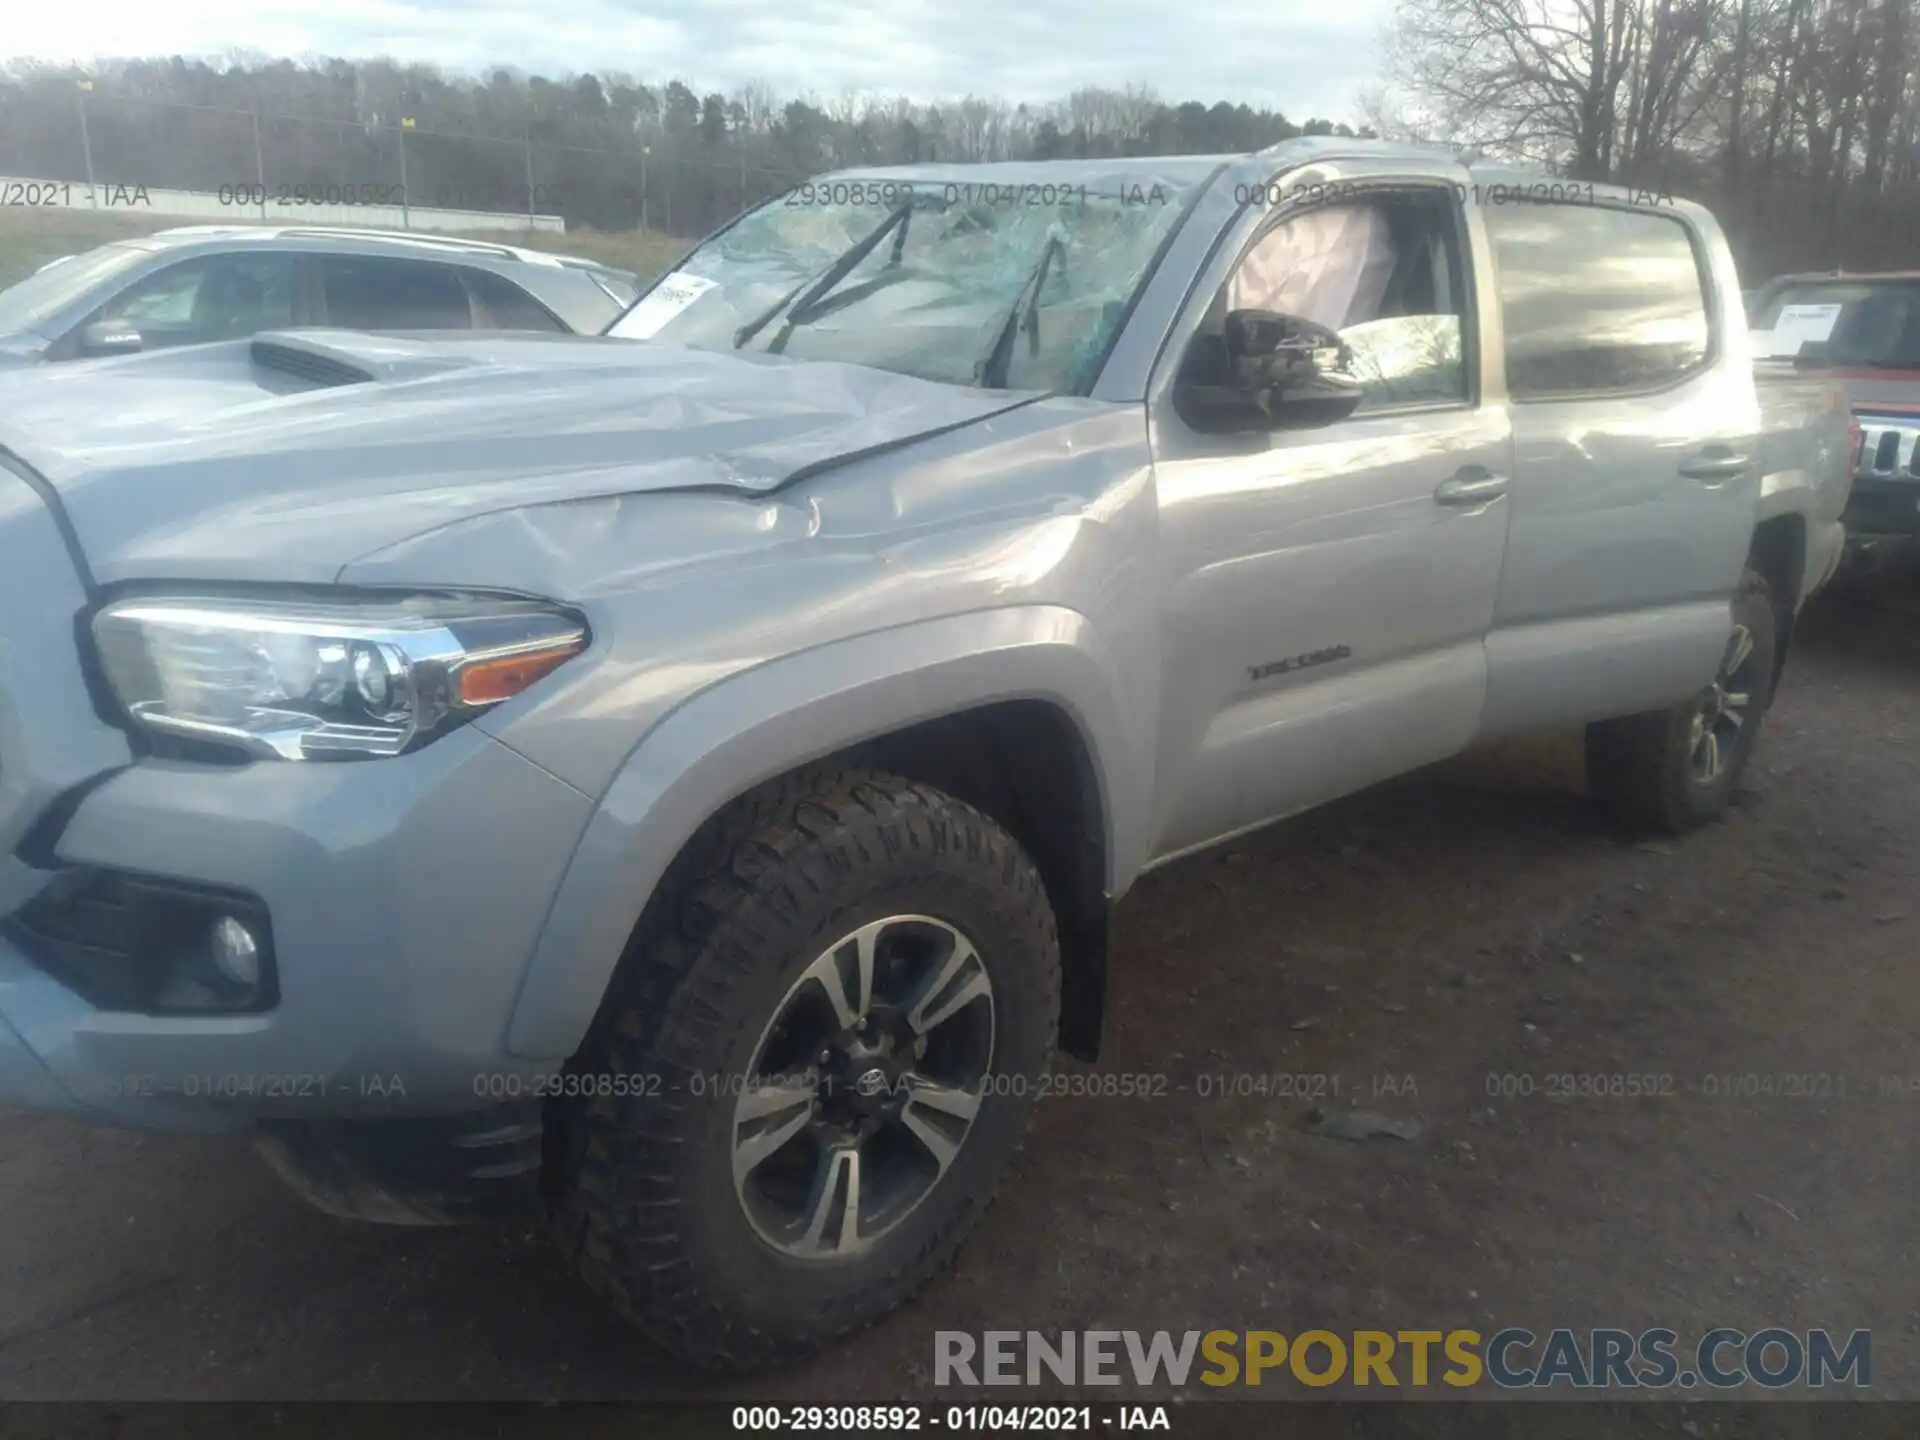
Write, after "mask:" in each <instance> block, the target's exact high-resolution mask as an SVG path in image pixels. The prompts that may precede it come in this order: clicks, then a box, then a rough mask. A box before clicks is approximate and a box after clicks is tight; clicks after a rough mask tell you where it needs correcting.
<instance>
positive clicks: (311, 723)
mask: <svg viewBox="0 0 1920 1440" xmlns="http://www.w3.org/2000/svg"><path fill="white" fill-rule="evenodd" d="M93 635H94V643H95V645H96V647H97V648H98V651H99V655H100V663H101V666H102V668H103V669H104V670H105V672H106V676H107V680H108V682H109V683H110V684H111V685H112V687H113V690H114V693H115V695H116V696H117V697H118V699H119V701H120V703H121V704H122V705H124V706H125V707H126V710H127V714H128V715H129V716H130V717H131V718H132V719H133V721H134V722H135V723H136V724H138V725H141V726H143V727H145V728H146V729H149V730H156V731H160V732H162V733H164V734H168V735H181V736H188V737H191V738H194V739H199V740H209V741H213V742H216V743H219V744H226V745H233V746H238V747H240V748H242V749H244V750H247V751H248V752H250V753H252V754H255V755H262V756H273V757H278V758H279V759H282V760H328V759H344V758H350V757H354V756H364V755H398V754H399V753H400V752H401V751H403V750H407V749H409V748H412V747H414V746H416V745H421V744H424V743H426V742H427V741H428V740H430V739H432V738H434V737H435V736H437V735H439V734H442V733H443V732H445V731H446V730H448V729H451V728H452V727H453V726H455V725H458V724H461V723H463V722H464V721H465V720H468V719H471V718H472V717H473V716H474V715H477V714H479V713H480V712H481V711H483V710H485V709H487V708H488V707H489V706H491V705H495V704H498V703H499V702H500V701H502V700H506V699H508V698H510V697H511V696H514V695H517V694H519V693H520V692H521V691H522V690H524V689H526V688H527V686H529V685H531V684H533V683H534V682H535V681H536V680H538V679H539V678H540V677H541V676H543V675H545V674H547V673H548V672H549V671H551V670H552V669H554V667H556V666H557V665H560V664H561V663H562V662H564V661H565V660H567V659H568V658H570V657H571V656H574V655H577V654H579V653H580V651H582V650H584V649H585V648H586V644H587V631H586V626H585V625H584V624H582V623H581V621H580V620H579V619H578V618H577V617H575V616H572V615H569V614H567V613H565V612H564V611H560V610H556V609H553V608H551V607H548V606H544V605H541V604H539V603H537V602H534V601H521V600H498V599H490V598H479V597H466V598H461V597H451V596H450V597H418V598H411V599H406V600H398V601H391V602H380V601H369V602H365V603H355V604H329V603H307V602H304V601H299V600H264V599H263V600H253V599H235V598H220V597H196V598H185V597H179V598H165V599H160V598H146V599H131V600H120V601H116V602H114V603H113V604H111V605H108V606H106V607H105V608H103V609H102V610H101V611H100V612H99V614H97V615H96V616H95V617H94V620H93Z"/></svg>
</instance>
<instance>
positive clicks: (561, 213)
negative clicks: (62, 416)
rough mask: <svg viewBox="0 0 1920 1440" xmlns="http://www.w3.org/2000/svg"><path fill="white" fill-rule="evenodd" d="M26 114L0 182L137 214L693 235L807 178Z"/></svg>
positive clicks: (118, 99)
mask: <svg viewBox="0 0 1920 1440" xmlns="http://www.w3.org/2000/svg"><path fill="white" fill-rule="evenodd" d="M32 118H33V120H34V121H35V123H33V124H31V125H18V126H9V127H7V128H6V130H5V131H4V132H0V175H4V176H8V177H13V178H16V179H21V180H33V181H40V182H55V183H56V184H58V185H61V186H63V187H69V188H67V189H65V190H63V191H62V192H61V194H62V195H64V196H65V197H66V198H65V199H63V200H61V201H58V202H55V201H49V202H48V203H67V204H73V205H81V206H87V205H91V206H92V207H93V208H104V209H111V208H121V207H126V208H138V207H139V205H140V204H141V203H142V202H141V201H140V199H139V193H140V192H141V191H142V190H143V189H144V190H145V191H147V192H149V193H150V192H152V191H154V190H160V189H164V190H167V191H174V192H179V191H186V192H192V193H193V194H194V195H195V196H198V197H211V201H210V206H211V208H212V209H214V210H217V211H219V212H220V213H231V215H232V217H233V218H234V219H236V220H277V221H293V220H299V219H302V218H309V219H317V218H320V216H321V212H324V215H325V218H326V219H327V220H328V221H330V222H332V221H337V220H338V219H339V218H340V217H341V214H342V211H343V209H344V210H346V211H349V212H350V211H352V210H355V209H365V210H366V211H367V212H368V213H369V215H370V216H371V215H372V214H373V212H375V211H378V212H380V215H381V221H380V223H397V224H400V225H403V226H406V225H409V224H410V223H411V222H412V219H413V217H412V212H413V211H415V210H431V211H462V212H477V213H480V214H484V215H486V216H489V217H497V223H498V224H499V225H500V226H502V227H503V228H504V227H509V226H512V225H514V224H516V223H519V224H536V223H538V222H539V221H540V220H541V219H542V218H547V219H551V218H552V217H560V218H562V219H564V221H565V222H566V225H567V227H568V228H575V227H580V226H585V227H588V228H592V229H596V230H608V231H620V230H631V229H652V230H658V231H662V232H666V233H669V234H673V235H679V236H693V235H699V234H703V233H705V232H706V231H708V230H710V229H712V228H713V227H714V226H716V225H718V224H720V223H721V222H722V221H723V220H725V219H727V218H728V217H730V216H732V215H734V214H737V213H738V212H739V211H740V210H742V209H745V208H747V207H748V206H750V205H754V204H757V203H759V202H760V201H762V200H766V199H768V198H770V197H772V196H774V195H778V194H780V193H781V192H783V191H784V190H786V189H788V188H789V187H791V186H792V185H794V184H796V183H798V182H799V181H800V180H803V179H805V178H807V177H806V174H804V173H798V172H794V171H790V170H787V169H782V168H768V167H765V166H762V165H754V164H750V163H748V161H747V160H746V158H745V153H744V150H742V151H741V153H740V155H739V157H738V158H732V157H727V158H708V157H704V156H699V155H692V156H689V155H685V154H681V153H678V148H681V147H685V146H687V145H691V146H693V147H696V148H697V147H698V145H699V140H698V138H697V137H695V138H693V139H691V140H682V141H681V142H679V147H669V146H666V145H663V144H661V143H660V137H654V138H651V139H650V138H648V137H643V136H636V137H635V138H634V140H633V142H632V144H630V145H620V146H617V147H607V148H595V147H588V146H581V145H563V144H554V143H550V142H545V141H542V140H541V139H540V138H538V136H537V134H536V133H534V132H531V131H530V132H528V133H524V134H522V135H519V136H500V135H479V134H454V133H447V132H443V131H437V130H431V129H428V128H425V127H423V126H420V125H417V124H415V123H414V122H413V121H412V120H411V119H410V118H408V117H405V116H401V117H397V118H386V117H380V118H370V119H367V120H364V121H355V120H326V119H316V118H314V117H310V116H297V115H284V114H271V113H260V112H255V111H246V110H234V109H227V108H221V107H215V106H203V105H190V104H183V103H181V102H178V101H163V100H152V99H147V98H145V97H140V96H128V95H123V94H114V93H109V92H106V91H104V90H94V89H86V88H81V89H77V90H76V91H75V94H74V104H73V109H72V113H71V123H70V124H67V125H64V126H63V125H59V124H56V123H50V120H49V117H47V116H46V115H45V114H44V112H43V113H41V114H38V115H36V116H34V117H32ZM80 187H84V189H82V188H80ZM10 203H12V202H10ZM199 209H200V207H198V206H196V213H198V212H199ZM389 212H391V218H390V219H389V218H388V216H389ZM426 228H431V227H426ZM554 228H557V227H554Z"/></svg>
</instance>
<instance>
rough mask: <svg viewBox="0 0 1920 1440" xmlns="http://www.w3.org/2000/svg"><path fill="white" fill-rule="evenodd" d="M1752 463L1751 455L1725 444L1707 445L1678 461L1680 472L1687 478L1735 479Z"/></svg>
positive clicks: (1744, 472) (1745, 471)
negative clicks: (1689, 456)
mask: <svg viewBox="0 0 1920 1440" xmlns="http://www.w3.org/2000/svg"><path fill="white" fill-rule="evenodd" d="M1751 464H1753V460H1752V459H1751V457H1749V456H1747V455H1744V454H1742V453H1741V452H1740V451H1738V450H1735V449H1733V448H1732V447H1730V446H1727V445H1709V446H1708V447H1707V448H1706V449H1704V450H1702V451H1701V452H1700V453H1699V454H1698V455H1695V456H1693V457H1692V458H1691V459H1687V460H1683V461H1681V462H1680V473H1681V474H1682V475H1684V476H1686V477H1687V479H1689V480H1710V481H1719V480H1736V479H1738V478H1739V477H1740V476H1742V475H1744V474H1746V473H1747V467H1748V466H1749V465H1751Z"/></svg>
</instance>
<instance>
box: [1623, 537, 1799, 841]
mask: <svg viewBox="0 0 1920 1440" xmlns="http://www.w3.org/2000/svg"><path fill="white" fill-rule="evenodd" d="M1778 634H1779V612H1778V610H1777V609H1776V608H1775V604H1774V598H1773V593H1772V591H1771V590H1770V589H1769V588H1768V586H1767V582H1766V579H1765V577H1764V576H1762V575H1761V574H1760V573H1759V572H1758V571H1754V570H1749V571H1748V572H1747V573H1746V576H1745V578H1744V580H1743V581H1742V583H1741V586H1740V595H1739V598H1738V599H1737V600H1736V601H1735V603H1734V607H1733V632H1732V634H1731V635H1729V636H1728V637H1727V645H1726V649H1725V651H1724V652H1723V653H1722V655H1721V658H1720V664H1719V667H1718V668H1717V669H1716V671H1715V672H1714V676H1713V679H1712V680H1711V681H1710V682H1709V683H1708V684H1707V685H1706V687H1705V688H1703V689H1702V690H1701V691H1700V693H1699V694H1697V695H1695V696H1693V697H1692V698H1690V699H1688V700H1685V701H1683V702H1682V703H1680V704H1678V705H1675V706H1673V707H1671V708H1670V709H1666V710H1653V711H1649V712H1647V713H1645V714H1641V715H1628V716H1624V717H1622V718H1621V719H1618V720H1603V721H1600V722H1598V723H1597V724H1594V725H1590V726H1588V727H1587V782H1588V787H1589V788H1590V789H1591V790H1592V792H1593V797H1594V799H1595V801H1597V802H1598V803H1599V805H1600V806H1601V808H1602V809H1604V810H1605V811H1606V812H1607V813H1608V814H1609V815H1611V816H1612V817H1613V818H1614V819H1615V820H1617V821H1619V822H1620V823H1621V824H1623V825H1625V826H1627V827H1628V828H1630V829H1633V830H1640V831H1648V830H1651V831H1658V832H1662V833H1665V834H1669V835H1677V834H1680V833H1683V832H1684V831H1687V830H1691V829H1694V828H1695V827H1696V826H1699V825H1704V824H1705V823H1706V822H1707V821H1709V820H1712V819H1714V818H1716V817H1717V816H1719V815H1720V814H1721V813H1722V812H1723V811H1725V810H1726V808H1727V806H1728V805H1729V804H1731V803H1732V800H1733V795H1734V791H1735V789H1736V788H1737V787H1738V785H1739V783H1740V776H1741V774H1742V772H1744V771H1745V769H1746V766H1747V761H1748V760H1749V759H1750V758H1751V757H1752V755H1753V747H1754V744H1755V742H1756V741H1757V740H1758V739H1759V735H1760V722H1761V721H1762V720H1763V719H1764V718H1765V717H1766V713H1767V706H1768V703H1769V702H1770V701H1771V699H1772V690H1773V673H1774V651H1775V646H1776V644H1777V643H1778Z"/></svg>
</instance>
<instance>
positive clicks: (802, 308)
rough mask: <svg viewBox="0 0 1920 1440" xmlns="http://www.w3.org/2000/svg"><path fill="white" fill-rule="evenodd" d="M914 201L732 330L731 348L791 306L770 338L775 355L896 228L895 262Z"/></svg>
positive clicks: (821, 310) (905, 203) (907, 201)
mask: <svg viewBox="0 0 1920 1440" xmlns="http://www.w3.org/2000/svg"><path fill="white" fill-rule="evenodd" d="M914 200H915V197H914V196H912V195H909V196H908V197H907V198H906V199H905V200H902V201H901V202H900V203H899V204H898V205H896V206H894V208H893V209H892V210H891V211H889V212H888V214H887V218H886V219H884V220H882V221H881V222H880V223H879V225H877V226H876V227H874V229H873V231H872V233H871V234H869V235H867V236H866V237H864V238H863V239H860V240H857V241H855V242H854V243H853V244H852V245H851V246H849V247H848V248H847V249H845V250H843V251H841V252H840V254H839V255H838V256H837V257H836V258H835V259H834V260H833V261H832V262H831V263H830V264H829V265H828V266H827V268H826V269H825V270H823V271H821V272H820V274H819V276H818V277H817V278H816V279H813V280H802V281H801V282H800V283H799V284H798V285H796V286H794V287H793V289H791V290H789V291H788V292H787V293H786V294H785V295H782V296H781V297H780V298H779V299H778V300H777V301H775V302H774V303H773V305H772V306H771V307H769V308H768V309H766V310H764V311H762V312H761V313H760V314H759V315H756V316H755V317H754V318H753V319H751V320H749V321H748V322H747V323H746V324H744V325H742V326H741V327H740V328H739V329H738V330H736V331H734V332H733V348H734V349H736V350H738V349H739V348H740V347H741V346H743V345H745V344H746V343H747V341H749V340H751V339H752V338H753V337H754V336H756V335H758V334H759V333H760V332H761V331H762V330H764V329H766V328H767V326H768V325H770V324H771V323H772V322H773V321H774V320H775V319H776V318H778V316H779V315H780V314H781V313H782V312H783V311H785V310H787V308H788V307H789V306H791V307H792V313H791V314H789V315H788V316H787V323H786V324H785V325H784V326H783V327H781V331H780V334H778V335H777V336H775V337H774V339H773V342H772V344H771V345H770V346H769V347H768V348H769V349H772V350H774V351H776V352H777V351H778V350H779V349H780V347H781V346H782V345H783V344H784V343H785V341H786V337H787V334H788V332H789V331H791V330H792V329H793V328H794V327H795V326H797V325H805V324H806V323H807V322H808V321H810V320H814V319H817V318H818V317H819V316H820V315H822V314H825V313H828V312H827V311H826V310H825V309H824V308H823V307H822V306H821V305H820V303H819V302H820V299H821V297H822V296H824V295H825V294H826V293H827V292H828V291H830V290H832V289H833V287H834V286H836V285H838V284H839V283H840V282H841V281H842V280H844V279H846V278H847V276H849V275H851V274H852V273H853V271H854V267H855V266H857V265H859V263H860V262H861V261H862V260H864V259H866V258H867V256H869V255H871V254H872V253H873V252H874V251H875V250H876V249H877V248H878V247H879V244H880V242H881V241H882V240H884V239H886V238H887V236H888V235H889V234H890V233H891V232H892V231H893V230H894V229H895V228H896V227H898V229H899V231H900V238H899V240H897V241H896V242H895V243H894V247H893V256H892V258H891V260H890V261H889V262H888V263H889V264H897V263H899V259H900V250H901V247H902V246H903V245H904V244H905V242H906V238H907V232H906V225H907V222H908V220H910V219H911V218H912V216H913V207H914ZM862 293H865V292H864V291H863V292H862ZM835 308H838V307H835Z"/></svg>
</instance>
